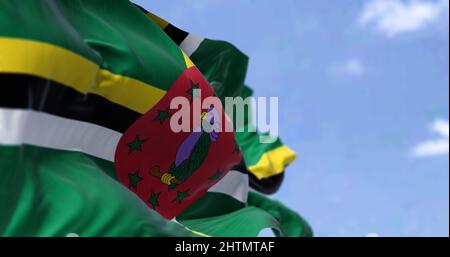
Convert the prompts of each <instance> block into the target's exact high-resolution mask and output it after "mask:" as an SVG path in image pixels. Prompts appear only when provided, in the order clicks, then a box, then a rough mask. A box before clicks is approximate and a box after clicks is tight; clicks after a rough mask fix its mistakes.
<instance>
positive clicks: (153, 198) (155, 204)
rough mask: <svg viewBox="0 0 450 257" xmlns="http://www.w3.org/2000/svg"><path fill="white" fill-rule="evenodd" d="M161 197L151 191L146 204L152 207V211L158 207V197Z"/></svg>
mask: <svg viewBox="0 0 450 257" xmlns="http://www.w3.org/2000/svg"><path fill="white" fill-rule="evenodd" d="M160 195H161V192H160V193H157V194H155V192H154V191H153V190H152V195H151V196H150V198H149V199H148V202H149V203H150V204H151V205H152V208H153V209H156V207H158V206H159V202H158V199H159V196H160Z"/></svg>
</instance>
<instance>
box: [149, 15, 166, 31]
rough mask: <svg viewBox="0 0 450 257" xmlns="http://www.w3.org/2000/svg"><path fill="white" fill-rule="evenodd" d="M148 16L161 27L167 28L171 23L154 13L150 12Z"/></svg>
mask: <svg viewBox="0 0 450 257" xmlns="http://www.w3.org/2000/svg"><path fill="white" fill-rule="evenodd" d="M147 17H149V18H150V19H151V20H153V21H154V22H155V23H156V24H157V25H158V26H159V27H160V28H161V29H165V28H166V27H167V26H169V23H168V22H167V21H165V20H163V19H161V18H160V17H158V16H156V15H154V14H153V13H148V14H147Z"/></svg>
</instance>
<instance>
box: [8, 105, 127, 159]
mask: <svg viewBox="0 0 450 257" xmlns="http://www.w3.org/2000/svg"><path fill="white" fill-rule="evenodd" d="M121 136H122V134H120V133H118V132H116V131H113V130H110V129H108V128H104V127H101V126H98V125H95V124H91V123H87V122H81V121H76V120H71V119H66V118H61V117H58V116H54V115H50V114H46V113H41V112H36V111H31V110H16V109H2V108H0V144H4V145H19V144H29V145H35V146H42V147H46V148H52V149H58V150H69V151H80V152H83V153H86V154H89V155H92V156H95V157H98V158H101V159H105V160H108V161H114V154H115V150H116V146H117V144H118V142H119V139H120V137H121Z"/></svg>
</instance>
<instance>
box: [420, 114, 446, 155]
mask: <svg viewBox="0 0 450 257" xmlns="http://www.w3.org/2000/svg"><path fill="white" fill-rule="evenodd" d="M431 131H432V132H434V133H435V134H437V135H439V138H437V139H432V140H428V141H425V142H423V143H421V144H419V145H417V146H416V147H415V148H414V149H413V151H412V153H413V155H414V156H415V157H430V156H439V155H448V154H449V122H448V120H447V121H444V120H437V121H435V122H434V123H433V125H432V126H431Z"/></svg>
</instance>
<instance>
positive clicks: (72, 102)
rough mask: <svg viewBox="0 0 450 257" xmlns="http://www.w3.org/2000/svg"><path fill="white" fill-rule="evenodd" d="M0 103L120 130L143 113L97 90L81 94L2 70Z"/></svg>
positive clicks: (67, 88)
mask: <svg viewBox="0 0 450 257" xmlns="http://www.w3.org/2000/svg"><path fill="white" fill-rule="evenodd" d="M0 85H2V86H3V87H7V88H8V90H7V93H6V91H5V93H4V94H1V95H0V107H4V108H13V109H25V110H26V109H30V110H34V111H39V112H45V113H48V114H52V115H56V116H59V117H62V118H67V119H73V120H77V121H84V122H88V123H92V124H96V125H99V126H102V127H105V128H108V129H111V130H114V131H117V132H120V133H123V132H125V131H126V129H127V128H128V127H130V126H131V124H133V122H135V121H136V120H137V119H138V118H139V117H140V116H141V114H140V113H137V112H135V111H132V110H130V109H127V108H125V107H123V106H121V105H118V104H115V103H113V102H110V101H108V100H107V99H106V98H104V97H102V96H99V95H96V94H90V93H88V94H82V93H80V92H78V91H76V90H74V89H73V88H70V87H67V86H65V85H62V84H60V83H57V82H53V81H49V80H45V79H42V78H38V77H33V76H25V75H15V74H0Z"/></svg>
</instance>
